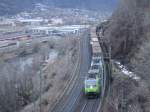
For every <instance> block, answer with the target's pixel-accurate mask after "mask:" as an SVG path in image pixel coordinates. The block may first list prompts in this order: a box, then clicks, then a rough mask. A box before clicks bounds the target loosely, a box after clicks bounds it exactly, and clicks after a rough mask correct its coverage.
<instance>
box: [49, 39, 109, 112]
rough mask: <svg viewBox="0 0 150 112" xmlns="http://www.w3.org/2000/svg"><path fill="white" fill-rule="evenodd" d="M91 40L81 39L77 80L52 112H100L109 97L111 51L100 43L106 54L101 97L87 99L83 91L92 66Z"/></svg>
mask: <svg viewBox="0 0 150 112" xmlns="http://www.w3.org/2000/svg"><path fill="white" fill-rule="evenodd" d="M89 41H90V40H89V38H87V37H84V38H80V66H78V69H77V71H76V79H75V80H74V83H73V84H72V85H71V86H70V88H69V90H68V92H66V93H65V94H64V95H63V98H62V99H61V101H59V103H58V104H57V105H56V106H55V108H54V109H53V110H52V111H50V112H100V111H101V109H102V106H103V103H104V102H105V97H106V96H107V92H108V88H109V85H110V82H109V79H110V70H109V69H110V68H109V67H110V65H109V60H108V58H107V57H108V56H109V55H108V52H109V49H108V48H107V45H106V44H105V43H100V44H101V48H102V51H103V52H104V54H103V55H104V66H105V67H104V68H105V69H104V74H105V75H104V76H103V81H102V82H103V84H102V85H103V87H102V93H101V97H100V98H98V99H87V98H86V97H85V96H84V94H83V91H82V88H83V82H84V77H85V75H86V74H87V72H88V69H89V66H90V60H91V59H90V53H89V52H90V51H89V44H88V43H90V42H89ZM99 41H100V40H99Z"/></svg>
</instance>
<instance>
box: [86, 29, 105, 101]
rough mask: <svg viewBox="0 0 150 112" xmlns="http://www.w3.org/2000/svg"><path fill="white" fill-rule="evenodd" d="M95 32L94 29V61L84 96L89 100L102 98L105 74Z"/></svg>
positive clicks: (92, 40) (87, 76)
mask: <svg viewBox="0 0 150 112" xmlns="http://www.w3.org/2000/svg"><path fill="white" fill-rule="evenodd" d="M95 31H96V30H95V29H94V28H93V29H91V38H90V45H91V47H92V59H91V66H90V69H89V71H88V73H87V75H86V77H85V80H84V94H85V96H86V97H88V98H89V97H98V96H100V93H101V76H102V74H103V61H102V59H103V58H102V50H101V47H100V44H99V41H98V38H97V36H96V32H95Z"/></svg>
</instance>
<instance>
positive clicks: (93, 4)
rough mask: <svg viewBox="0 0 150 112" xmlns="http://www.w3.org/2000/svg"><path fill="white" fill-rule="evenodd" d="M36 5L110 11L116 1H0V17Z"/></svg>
mask: <svg viewBox="0 0 150 112" xmlns="http://www.w3.org/2000/svg"><path fill="white" fill-rule="evenodd" d="M36 3H43V4H46V5H49V7H60V8H79V9H80V8H81V9H88V10H108V11H111V10H112V9H114V7H115V6H116V4H117V0H1V2H0V15H7V14H8V15H9V14H16V13H18V12H21V11H24V10H28V9H31V8H33V7H34V5H35V4H36Z"/></svg>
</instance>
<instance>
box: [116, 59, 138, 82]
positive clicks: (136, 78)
mask: <svg viewBox="0 0 150 112" xmlns="http://www.w3.org/2000/svg"><path fill="white" fill-rule="evenodd" d="M115 63H116V64H117V66H118V67H119V68H120V70H121V71H122V73H124V74H125V75H127V76H129V77H131V78H132V79H134V80H137V81H138V80H140V79H141V78H140V77H138V76H137V75H136V74H135V73H133V72H131V71H129V70H128V69H127V67H125V66H124V65H122V64H121V63H120V62H118V61H115Z"/></svg>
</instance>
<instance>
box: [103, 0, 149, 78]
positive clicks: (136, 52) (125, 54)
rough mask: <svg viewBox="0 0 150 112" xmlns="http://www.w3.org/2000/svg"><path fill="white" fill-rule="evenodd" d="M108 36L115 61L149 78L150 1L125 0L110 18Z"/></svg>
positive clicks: (106, 33)
mask: <svg viewBox="0 0 150 112" xmlns="http://www.w3.org/2000/svg"><path fill="white" fill-rule="evenodd" d="M105 36H106V37H107V38H109V39H110V44H111V46H112V57H113V58H114V59H119V60H120V61H122V62H123V63H124V64H127V65H128V66H130V69H132V70H134V71H135V72H137V74H139V75H140V76H141V77H142V78H144V79H148V77H149V78H150V76H149V69H148V68H149V66H150V62H149V60H150V59H149V55H150V47H149V46H150V44H149V42H150V1H149V0H122V1H121V3H120V6H119V7H118V10H116V12H115V13H114V14H113V16H112V18H111V19H110V22H109V24H108V26H107V30H106V32H105ZM143 71H144V72H143Z"/></svg>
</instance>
